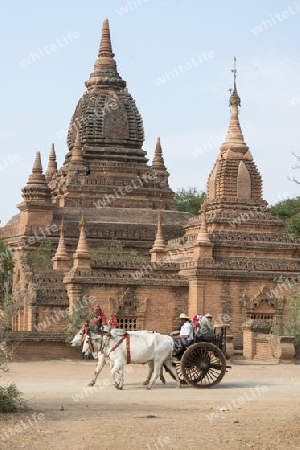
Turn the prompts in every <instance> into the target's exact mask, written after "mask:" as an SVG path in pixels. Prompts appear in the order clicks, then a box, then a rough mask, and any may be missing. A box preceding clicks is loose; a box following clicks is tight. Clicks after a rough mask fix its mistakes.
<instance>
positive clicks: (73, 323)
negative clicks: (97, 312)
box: [65, 302, 92, 351]
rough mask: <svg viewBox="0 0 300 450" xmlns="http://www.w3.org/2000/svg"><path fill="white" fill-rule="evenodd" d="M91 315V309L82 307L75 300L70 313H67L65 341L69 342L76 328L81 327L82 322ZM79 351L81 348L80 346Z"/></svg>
mask: <svg viewBox="0 0 300 450" xmlns="http://www.w3.org/2000/svg"><path fill="white" fill-rule="evenodd" d="M91 317H92V313H91V310H90V308H89V307H88V306H86V307H83V306H82V304H80V303H79V302H77V303H76V304H75V308H74V311H73V313H72V314H70V315H69V323H68V326H67V329H66V334H65V336H66V342H67V343H68V344H69V343H70V342H71V341H72V339H73V337H74V336H75V334H76V333H77V331H78V330H80V328H81V327H82V324H83V323H84V322H86V321H88V322H89V320H90V319H91ZM80 351H81V348H80Z"/></svg>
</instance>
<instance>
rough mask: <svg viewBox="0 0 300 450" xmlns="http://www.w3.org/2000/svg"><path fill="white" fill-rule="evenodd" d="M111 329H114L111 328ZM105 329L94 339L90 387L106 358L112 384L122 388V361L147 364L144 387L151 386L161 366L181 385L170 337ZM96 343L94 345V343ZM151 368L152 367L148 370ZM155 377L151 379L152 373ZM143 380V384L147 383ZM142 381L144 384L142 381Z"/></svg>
mask: <svg viewBox="0 0 300 450" xmlns="http://www.w3.org/2000/svg"><path fill="white" fill-rule="evenodd" d="M111 331H113V330H111ZM115 334H116V332H115V333H114V334H113V333H111V332H108V333H107V334H106V335H100V336H98V337H97V338H94V339H93V342H95V343H96V342H97V348H98V349H99V351H98V364H97V368H96V374H95V377H94V379H93V380H92V381H91V383H90V386H93V385H94V384H95V382H96V380H97V378H98V375H99V373H100V372H101V370H102V368H103V366H104V364H105V359H107V358H109V359H110V361H111V362H113V368H112V369H111V374H112V377H113V380H114V383H115V387H116V388H118V389H122V388H123V386H124V370H123V368H124V365H125V364H145V363H148V364H149V374H150V372H151V374H150V377H149V375H148V377H149V379H148V378H147V380H146V382H147V389H151V387H152V386H153V384H154V383H155V381H156V380H157V378H158V377H159V375H160V372H161V367H162V365H164V366H166V368H167V370H168V371H170V372H171V373H172V374H173V376H174V378H175V379H176V385H177V387H178V388H180V380H179V378H178V375H177V372H176V370H175V368H174V367H173V365H172V359H171V358H172V352H173V339H172V338H171V337H170V336H165V335H162V334H159V333H154V334H152V333H151V334H136V333H135V334H133V333H126V332H125V331H124V330H120V332H119V335H117V336H116V335H115ZM89 339H91V338H90V337H89V336H87V337H86V339H85V343H84V348H86V346H87V345H89ZM94 345H95V344H94ZM151 367H152V368H153V369H152V371H151ZM153 371H154V377H153V379H152V381H150V380H151V376H152V373H153ZM117 372H118V374H119V382H117V381H116V377H115V374H116V373H117ZM146 382H145V383H146ZM145 383H144V384H145Z"/></svg>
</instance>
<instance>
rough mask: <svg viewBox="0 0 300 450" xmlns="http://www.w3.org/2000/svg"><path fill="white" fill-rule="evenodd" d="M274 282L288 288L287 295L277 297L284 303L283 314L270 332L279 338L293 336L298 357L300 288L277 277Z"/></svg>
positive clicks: (299, 349) (299, 350) (299, 354)
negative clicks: (279, 336)
mask: <svg viewBox="0 0 300 450" xmlns="http://www.w3.org/2000/svg"><path fill="white" fill-rule="evenodd" d="M275 281H277V282H278V283H281V284H285V285H286V286H287V287H288V288H289V293H288V294H280V295H278V298H279V299H281V300H283V302H284V311H285V313H284V315H283V317H282V319H281V321H280V322H279V323H277V324H276V325H275V326H274V327H272V331H273V333H274V334H278V335H281V336H295V349H296V355H297V356H300V286H299V285H298V284H296V283H294V284H292V283H291V282H290V280H289V279H288V278H284V277H279V278H278V279H276V280H275Z"/></svg>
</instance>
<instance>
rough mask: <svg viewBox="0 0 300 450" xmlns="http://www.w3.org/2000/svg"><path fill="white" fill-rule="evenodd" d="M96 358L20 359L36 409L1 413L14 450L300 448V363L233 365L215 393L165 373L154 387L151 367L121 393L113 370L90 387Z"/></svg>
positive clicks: (13, 373)
mask: <svg viewBox="0 0 300 450" xmlns="http://www.w3.org/2000/svg"><path fill="white" fill-rule="evenodd" d="M94 368H95V361H82V360H78V361H74V360H72V361H71V360H57V361H32V362H13V363H12V364H11V365H10V371H9V372H8V373H4V374H2V375H1V379H0V382H1V384H2V385H3V384H7V383H10V382H12V381H14V382H15V383H16V384H17V386H18V388H19V389H20V390H21V391H22V392H23V393H24V395H23V397H24V398H25V399H27V400H28V401H29V403H28V404H29V410H28V411H26V412H25V413H18V414H0V421H1V423H0V448H1V449H2V448H5V449H8V448H9V449H19V448H25V449H26V448H28V449H48V448H51V449H54V450H56V449H61V448H63V449H66V450H69V449H70V450H71V449H72V450H77V449H80V450H88V449H93V450H95V449H102V450H105V449H112V448H114V449H115V448H117V449H125V450H158V449H159V450H160V449H165V450H177V449H178V450H179V449H180V450H182V449H185V450H189V449H202V448H204V449H205V450H210V449H232V450H237V449H248V448H250V449H258V450H271V449H272V450H273V449H275V450H276V449H288V450H296V449H297V450H299V448H300V365H299V364H297V365H293V364H282V365H281V364H280V365H262V364H261V365H244V364H243V365H241V364H234V365H232V368H231V369H230V370H229V371H228V373H226V375H225V377H224V378H223V380H222V381H221V383H220V384H219V385H217V386H216V387H215V388H213V389H195V388H192V387H190V386H187V385H186V386H182V388H181V389H176V387H175V382H174V381H173V380H172V379H171V378H170V376H169V375H166V379H167V384H166V385H163V384H162V383H161V382H160V381H158V382H157V384H156V385H155V386H154V388H153V389H152V390H146V389H145V387H144V386H143V385H142V384H141V381H142V380H143V379H144V378H146V374H147V367H146V366H141V365H131V366H127V370H126V374H125V386H124V390H123V391H118V390H116V389H115V388H114V386H113V385H112V383H111V378H110V373H109V367H108V366H105V367H104V369H103V371H102V373H101V375H100V377H99V378H98V381H97V383H96V385H95V387H94V388H88V386H87V385H88V382H89V381H91V379H92V377H93V372H94Z"/></svg>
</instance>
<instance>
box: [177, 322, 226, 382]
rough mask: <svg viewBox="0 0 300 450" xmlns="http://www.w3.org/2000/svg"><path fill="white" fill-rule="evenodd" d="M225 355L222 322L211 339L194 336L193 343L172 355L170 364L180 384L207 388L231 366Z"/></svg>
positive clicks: (218, 379) (219, 378)
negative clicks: (173, 367) (227, 362)
mask: <svg viewBox="0 0 300 450" xmlns="http://www.w3.org/2000/svg"><path fill="white" fill-rule="evenodd" d="M226 356H227V355H226V325H225V324H224V325H219V326H216V327H215V336H214V338H212V339H203V338H200V337H197V336H195V342H194V344H192V345H190V346H189V347H187V348H185V349H183V350H182V352H180V353H179V354H177V355H176V356H173V362H172V364H173V366H175V368H176V372H177V374H178V376H179V379H180V382H181V383H182V384H189V385H190V386H192V387H194V388H198V389H203V388H204V389H207V388H211V387H213V386H215V385H217V384H218V383H220V381H221V380H222V378H223V377H224V375H225V373H226V371H227V369H228V368H230V367H231V366H228V365H227V364H226ZM170 375H171V374H170ZM171 376H172V375H171Z"/></svg>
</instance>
